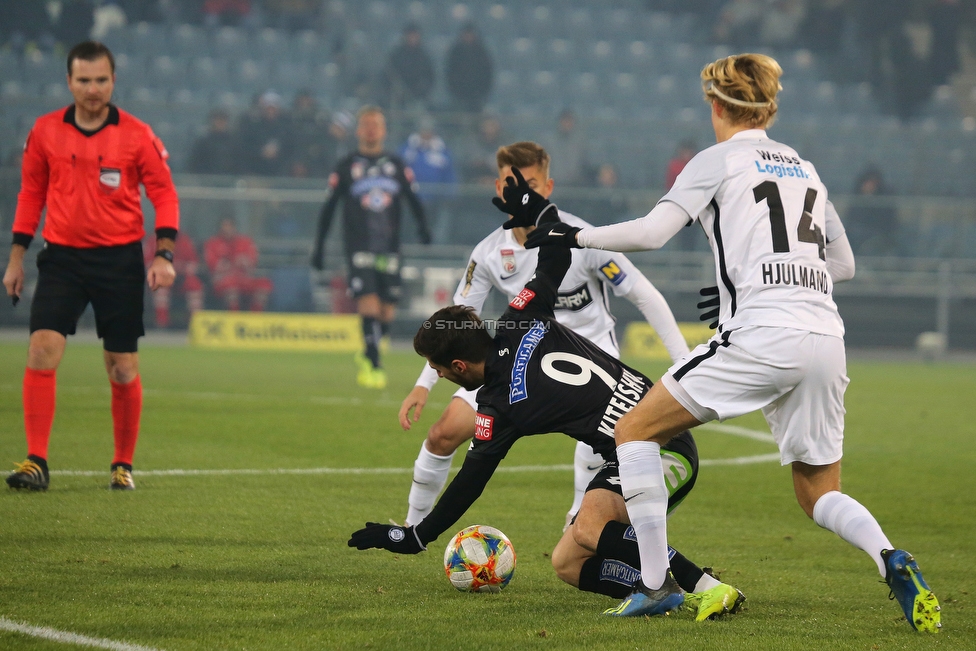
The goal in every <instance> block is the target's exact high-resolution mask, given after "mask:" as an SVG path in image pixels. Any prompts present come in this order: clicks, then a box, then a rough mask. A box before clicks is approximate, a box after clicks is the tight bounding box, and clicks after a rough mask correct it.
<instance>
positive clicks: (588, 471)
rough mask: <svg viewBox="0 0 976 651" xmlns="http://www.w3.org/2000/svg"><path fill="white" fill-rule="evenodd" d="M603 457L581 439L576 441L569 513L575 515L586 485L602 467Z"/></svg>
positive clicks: (584, 493)
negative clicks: (571, 500)
mask: <svg viewBox="0 0 976 651" xmlns="http://www.w3.org/2000/svg"><path fill="white" fill-rule="evenodd" d="M603 464H604V459H603V457H602V456H600V455H599V454H597V453H596V452H594V451H593V448H591V447H590V446H588V445H587V444H586V443H583V442H582V441H577V442H576V454H574V455H573V506H571V507H570V509H569V513H570V515H571V516H572V515H576V514H577V513H578V512H579V510H580V505H581V504H582V503H583V496H584V495H586V487H587V486H589V485H590V482H591V481H592V480H593V478H594V477H596V473H598V472H600V468H602V467H603Z"/></svg>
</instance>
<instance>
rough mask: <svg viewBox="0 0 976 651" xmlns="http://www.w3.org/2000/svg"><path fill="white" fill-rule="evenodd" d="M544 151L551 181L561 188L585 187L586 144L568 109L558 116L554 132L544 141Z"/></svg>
mask: <svg viewBox="0 0 976 651" xmlns="http://www.w3.org/2000/svg"><path fill="white" fill-rule="evenodd" d="M545 145H546V151H548V152H549V155H550V156H551V158H552V160H553V161H555V162H554V163H553V165H552V171H551V173H550V175H551V177H552V178H553V180H555V181H556V183H559V184H560V185H563V186H580V185H586V184H587V183H586V178H587V176H588V175H587V173H586V166H587V156H588V152H587V147H588V145H587V142H586V137H585V136H584V135H583V132H582V131H580V130H579V129H578V128H577V125H576V115H575V114H574V113H573V112H572V111H571V110H570V109H564V110H563V111H562V112H561V113H560V114H559V121H558V123H557V127H556V132H555V133H553V134H551V135H550V136H549V137H548V138H547V139H546V143H545Z"/></svg>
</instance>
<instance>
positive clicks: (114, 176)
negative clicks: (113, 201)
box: [98, 167, 122, 190]
mask: <svg viewBox="0 0 976 651" xmlns="http://www.w3.org/2000/svg"><path fill="white" fill-rule="evenodd" d="M98 180H99V182H100V183H101V184H102V185H104V186H105V187H106V188H109V189H111V190H115V189H117V188H118V187H119V186H120V185H122V170H120V169H116V168H114V167H103V168H101V169H100V170H99V172H98Z"/></svg>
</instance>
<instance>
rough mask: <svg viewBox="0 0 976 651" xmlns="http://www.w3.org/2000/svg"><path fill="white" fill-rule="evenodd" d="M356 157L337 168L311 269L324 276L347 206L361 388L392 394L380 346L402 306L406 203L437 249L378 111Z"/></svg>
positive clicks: (365, 114)
mask: <svg viewBox="0 0 976 651" xmlns="http://www.w3.org/2000/svg"><path fill="white" fill-rule="evenodd" d="M356 136H357V138H358V139H359V148H358V150H357V151H355V152H353V153H351V154H349V155H348V156H346V157H345V158H343V159H342V160H341V161H339V163H338V165H336V169H335V171H334V172H332V174H331V175H330V176H329V188H330V190H331V194H330V195H329V199H328V200H327V201H326V202H325V205H324V206H322V213H321V216H320V217H319V226H318V232H317V234H316V236H315V246H314V252H313V254H312V266H313V267H315V268H316V269H322V267H323V264H324V260H323V258H324V253H325V251H324V243H325V237H326V235H327V234H328V232H329V226H331V225H332V219H333V217H334V216H335V211H336V208H337V207H338V205H339V202H340V201H341V202H342V204H343V205H342V231H343V238H344V244H345V249H346V263H347V268H348V270H349V290H350V292H351V293H352V295H353V298H355V299H356V311H357V312H358V313H359V315H360V317H361V318H362V326H363V339H364V340H365V342H366V350H365V351H364V355H361V356H360V355H357V363H358V365H359V373H358V374H357V376H356V381H357V382H358V383H359V384H360V386H364V387H367V388H375V389H382V388H384V387H386V373H385V372H384V371H383V369H382V368H381V364H380V352H379V344H380V339H381V338H382V337H383V335H384V334H386V333H387V331H388V329H389V324H390V322H391V321H393V317H394V316H395V314H396V304H397V301H398V300H399V299H400V212H401V203H402V202H403V201H404V200H406V201H407V202H408V203H409V204H410V208H411V210H412V212H413V215H414V217H415V218H416V220H417V227H418V229H419V230H420V241H421V242H422V243H424V244H430V231H429V230H428V228H427V219H426V217H425V215H424V208H423V205H422V204H421V202H420V199H419V198H418V197H417V194H416V192H415V191H414V187H413V185H414V178H413V172H412V171H411V170H410V168H409V167H407V166H406V165H405V164H404V163H403V161H402V160H401V159H400V158H399V157H398V156H396V155H395V154H391V153H390V152H387V151H385V150H384V149H383V144H384V142H385V140H386V120H385V118H384V117H383V112H382V111H381V110H380V109H379V108H377V107H375V106H364V107H363V108H362V109H360V110H359V124H358V126H357V128H356Z"/></svg>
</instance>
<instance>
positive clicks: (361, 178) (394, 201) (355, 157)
mask: <svg viewBox="0 0 976 651" xmlns="http://www.w3.org/2000/svg"><path fill="white" fill-rule="evenodd" d="M413 182H414V179H413V172H411V170H410V168H409V167H407V166H406V165H404V163H403V161H402V160H400V158H399V157H398V156H396V155H394V154H389V153H382V154H379V155H377V156H366V155H364V154H360V153H358V152H355V153H352V154H349V155H348V156H346V157H345V158H343V159H342V160H340V161H339V163H338V164H337V165H336V169H335V171H334V172H332V174H331V175H330V176H329V188H330V189H331V195H330V196H329V199H328V201H326V202H325V205H324V206H323V207H322V213H321V216H320V217H319V230H318V236H317V237H318V239H317V240H316V243H317V244H318V243H321V241H322V240H323V239H324V238H325V236H326V235H327V234H328V232H329V226H330V225H331V224H332V219H333V217H334V216H335V211H336V208H337V207H338V205H339V202H340V201H341V202H342V204H343V206H342V218H343V219H342V231H343V237H344V239H345V247H346V253H347V254H349V255H352V254H353V253H355V252H358V251H363V252H369V253H398V252H399V251H400V216H401V212H402V210H401V204H402V202H403V201H404V200H406V201H408V202H409V203H410V208H411V210H412V212H413V214H414V217H415V218H416V220H417V225H418V227H419V229H420V233H421V239H423V240H424V241H425V242H426V241H429V240H430V235H429V232H428V229H427V221H426V218H425V216H424V209H423V206H422V205H421V203H420V199H419V198H418V197H417V195H416V193H415V192H414V190H413V187H412V186H413Z"/></svg>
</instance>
